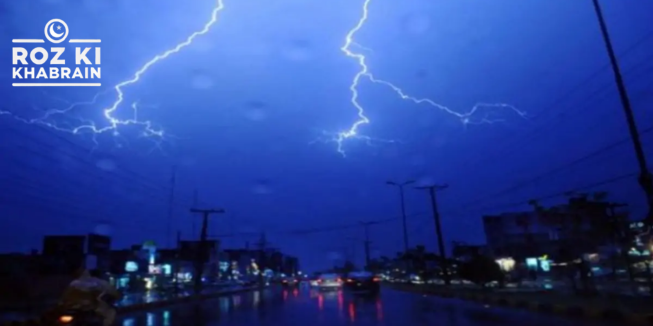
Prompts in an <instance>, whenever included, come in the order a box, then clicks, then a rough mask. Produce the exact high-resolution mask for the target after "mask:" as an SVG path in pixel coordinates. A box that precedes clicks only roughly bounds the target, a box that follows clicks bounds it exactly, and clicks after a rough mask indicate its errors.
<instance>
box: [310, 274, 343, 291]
mask: <svg viewBox="0 0 653 326" xmlns="http://www.w3.org/2000/svg"><path fill="white" fill-rule="evenodd" d="M316 285H317V288H318V289H319V290H339V289H340V288H342V279H341V278H340V276H339V275H338V274H322V275H320V277H319V278H318V279H317V284H316Z"/></svg>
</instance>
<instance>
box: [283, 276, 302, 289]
mask: <svg viewBox="0 0 653 326" xmlns="http://www.w3.org/2000/svg"><path fill="white" fill-rule="evenodd" d="M281 286H283V287H285V288H294V287H298V286H299V280H298V279H296V278H294V277H286V278H284V279H282V280H281Z"/></svg>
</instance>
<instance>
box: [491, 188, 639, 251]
mask: <svg viewBox="0 0 653 326" xmlns="http://www.w3.org/2000/svg"><path fill="white" fill-rule="evenodd" d="M614 207H615V205H614V204H612V203H609V202H604V201H597V200H592V199H588V198H587V197H586V196H580V197H573V198H570V199H569V201H568V202H567V203H566V204H562V205H557V206H552V207H548V208H538V209H535V210H533V211H526V212H511V213H503V214H499V215H491V216H484V217H483V227H484V231H485V236H486V240H487V247H488V249H489V252H490V253H491V254H492V255H493V256H495V257H496V258H501V257H514V258H515V259H517V260H522V259H525V258H529V257H541V256H545V255H546V256H549V257H554V259H555V260H568V259H570V258H571V257H573V256H575V257H578V255H581V254H585V253H592V252H596V251H597V250H598V248H599V247H600V246H602V245H604V244H605V243H606V242H609V241H610V239H611V238H613V233H614V232H616V231H614V230H613V228H611V227H610V225H611V224H612V222H613V221H614V220H615V219H617V218H618V219H621V220H623V219H627V213H625V212H619V213H618V214H617V213H616V212H615V211H614V209H613V208H614ZM624 214H625V215H624ZM624 216H626V217H624ZM572 251H573V252H572ZM556 258H557V259H556Z"/></svg>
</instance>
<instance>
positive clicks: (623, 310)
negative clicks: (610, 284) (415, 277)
mask: <svg viewBox="0 0 653 326" xmlns="http://www.w3.org/2000/svg"><path fill="white" fill-rule="evenodd" d="M384 286H385V287H387V288H390V289H394V290H398V291H404V292H412V293H419V294H424V295H433V296H439V297H443V298H456V299H461V300H467V301H474V302H479V303H484V304H492V305H496V306H502V307H512V308H522V309H528V310H532V311H537V312H546V313H556V314H560V315H565V316H570V317H581V318H593V319H603V320H612V321H619V322H623V323H629V324H634V325H653V314H651V312H652V311H653V304H652V303H651V301H650V300H648V298H624V297H615V298H607V297H578V296H573V295H569V294H568V295H566V294H563V293H557V292H553V291H533V292H504V291H496V292H494V291H492V290H488V289H472V288H456V287H450V288H446V287H444V286H433V285H414V284H393V283H386V284H384Z"/></svg>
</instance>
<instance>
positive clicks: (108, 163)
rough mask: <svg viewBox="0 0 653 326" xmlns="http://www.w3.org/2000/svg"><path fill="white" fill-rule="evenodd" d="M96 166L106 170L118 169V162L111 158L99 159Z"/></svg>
mask: <svg viewBox="0 0 653 326" xmlns="http://www.w3.org/2000/svg"><path fill="white" fill-rule="evenodd" d="M95 166H96V167H98V168H99V169H100V170H104V171H113V170H115V169H116V163H115V162H114V161H112V160H110V159H101V160H98V161H97V162H96V163H95Z"/></svg>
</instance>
